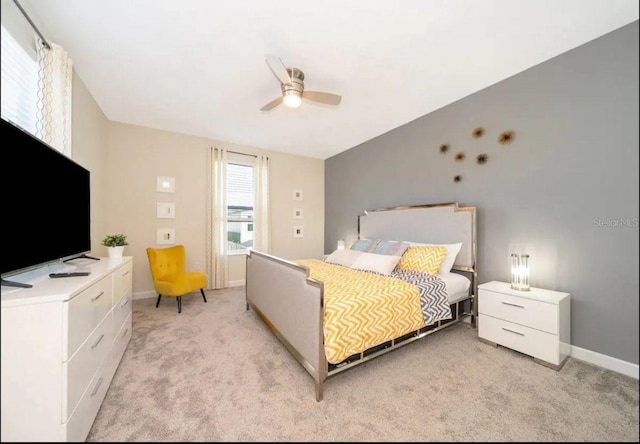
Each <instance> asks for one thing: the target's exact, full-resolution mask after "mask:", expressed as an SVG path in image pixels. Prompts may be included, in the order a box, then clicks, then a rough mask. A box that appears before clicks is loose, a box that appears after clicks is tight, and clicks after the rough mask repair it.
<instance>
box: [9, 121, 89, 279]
mask: <svg viewBox="0 0 640 444" xmlns="http://www.w3.org/2000/svg"><path fill="white" fill-rule="evenodd" d="M1 120H2V139H3V140H4V141H5V142H4V145H5V147H4V148H3V150H2V170H3V171H2V206H3V217H2V225H3V227H4V232H3V233H4V234H3V236H2V237H3V239H2V246H1V247H0V248H1V249H2V269H1V270H0V274H2V277H5V276H9V275H14V274H16V273H18V272H22V271H27V270H29V269H34V268H36V267H38V266H41V265H44V264H46V263H49V262H53V261H56V260H60V259H70V258H72V257H75V256H79V255H81V254H85V253H88V252H89V251H90V250H91V228H90V226H91V221H90V184H89V171H88V170H86V169H85V168H83V167H81V166H80V165H78V164H77V163H75V162H74V161H73V160H71V159H70V158H68V157H67V156H65V155H64V154H62V153H60V152H59V151H57V150H55V149H54V148H51V147H50V146H49V145H47V144H46V143H44V142H42V141H41V140H40V139H38V138H36V137H35V136H32V135H31V134H29V133H28V132H26V131H24V130H22V129H21V128H19V127H18V126H16V125H14V124H12V123H10V122H8V121H6V120H4V119H1Z"/></svg>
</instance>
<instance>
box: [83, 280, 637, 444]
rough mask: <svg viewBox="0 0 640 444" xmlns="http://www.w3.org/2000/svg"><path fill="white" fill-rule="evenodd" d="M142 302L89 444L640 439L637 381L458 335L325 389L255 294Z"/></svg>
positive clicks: (427, 341) (437, 338)
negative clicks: (257, 304)
mask: <svg viewBox="0 0 640 444" xmlns="http://www.w3.org/2000/svg"><path fill="white" fill-rule="evenodd" d="M207 299H208V301H209V302H208V303H206V304H205V303H204V301H203V300H202V297H200V295H199V294H193V295H189V296H188V297H184V298H183V304H182V305H183V307H182V313H181V314H178V313H177V306H176V303H175V299H172V298H163V300H162V302H161V304H160V307H159V308H155V307H154V305H155V299H143V300H137V301H134V304H133V337H132V340H131V342H130V344H129V346H128V348H127V350H126V352H125V354H124V357H123V359H122V362H121V363H120V367H119V368H118V371H117V372H116V375H115V376H114V379H113V382H112V383H111V387H110V388H109V391H108V392H107V395H106V398H105V400H104V403H103V405H102V408H101V410H100V412H99V413H98V416H97V418H96V420H95V422H94V425H93V428H92V430H91V432H90V434H89V436H88V439H87V440H88V441H173V442H176V441H182V442H184V441H612V442H616V441H635V442H638V416H639V414H638V408H639V407H638V380H636V379H633V378H630V377H627V376H624V375H620V374H618V373H615V372H612V371H609V370H605V369H602V368H599V367H596V366H593V365H590V364H587V363H584V362H581V361H578V360H575V359H569V361H568V362H567V363H566V364H565V366H564V367H563V369H562V370H561V371H560V372H556V371H554V370H551V369H549V368H546V367H544V366H542V365H539V364H536V363H534V362H533V359H532V358H530V357H527V356H525V355H521V354H519V353H517V352H514V351H511V350H508V349H506V348H502V347H497V348H496V347H493V346H491V345H487V344H485V343H483V342H480V341H479V340H478V339H477V332H476V330H474V329H472V328H471V327H470V326H469V325H468V324H466V323H459V324H456V325H454V326H452V327H450V328H448V329H445V330H443V331H440V332H437V333H435V334H433V335H431V336H429V337H426V338H424V339H421V340H419V341H416V342H414V343H412V344H410V345H407V346H405V347H402V348H400V349H398V350H396V351H393V352H391V353H388V354H386V355H384V356H381V357H379V358H376V359H373V360H371V361H369V362H367V363H365V364H363V365H360V366H358V367H355V368H353V369H350V370H347V371H345V372H342V373H339V374H337V375H335V376H334V377H332V378H329V379H328V380H327V381H326V383H325V385H324V400H323V401H321V402H316V400H315V392H314V384H313V379H312V378H311V376H309V374H308V373H307V372H306V371H305V370H304V369H303V368H302V366H301V365H300V364H298V363H297V361H295V359H294V358H293V357H292V356H291V355H290V354H289V352H288V351H287V350H286V349H285V348H284V346H283V345H282V344H281V343H280V342H279V341H278V340H277V338H276V337H275V336H274V335H273V333H271V331H270V330H269V329H268V328H267V327H266V326H265V325H264V323H263V322H262V321H261V320H260V319H259V318H258V316H257V315H256V313H255V312H254V311H246V310H245V300H244V287H237V288H232V289H226V290H218V291H209V292H207Z"/></svg>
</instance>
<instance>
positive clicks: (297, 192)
mask: <svg viewBox="0 0 640 444" xmlns="http://www.w3.org/2000/svg"><path fill="white" fill-rule="evenodd" d="M302 198H303V194H302V190H293V200H302Z"/></svg>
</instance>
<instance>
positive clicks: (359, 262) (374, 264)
mask: <svg viewBox="0 0 640 444" xmlns="http://www.w3.org/2000/svg"><path fill="white" fill-rule="evenodd" d="M399 261H400V256H391V255H389V254H375V253H364V252H363V253H362V254H361V255H360V256H359V257H358V258H357V259H356V260H355V262H354V263H353V264H352V265H351V268H354V269H356V270H364V271H374V272H376V273H380V274H384V275H387V276H388V275H390V274H391V272H392V271H393V270H394V268H396V265H397V264H398V262H399Z"/></svg>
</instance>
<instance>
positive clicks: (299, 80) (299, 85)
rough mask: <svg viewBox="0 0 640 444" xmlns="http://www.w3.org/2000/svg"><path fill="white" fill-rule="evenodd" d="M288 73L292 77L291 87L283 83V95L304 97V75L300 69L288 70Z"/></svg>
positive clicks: (281, 86)
mask: <svg viewBox="0 0 640 444" xmlns="http://www.w3.org/2000/svg"><path fill="white" fill-rule="evenodd" d="M287 73H288V74H289V77H291V85H285V84H284V83H282V84H281V85H280V88H281V89H282V93H283V94H284V95H285V96H286V95H298V96H300V95H302V91H303V90H304V73H303V72H302V71H300V70H299V69H298V68H287Z"/></svg>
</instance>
